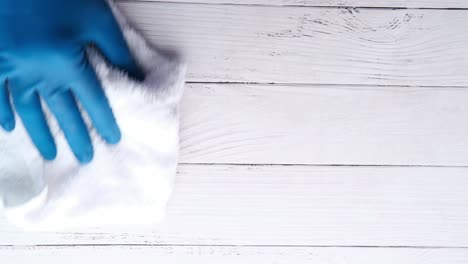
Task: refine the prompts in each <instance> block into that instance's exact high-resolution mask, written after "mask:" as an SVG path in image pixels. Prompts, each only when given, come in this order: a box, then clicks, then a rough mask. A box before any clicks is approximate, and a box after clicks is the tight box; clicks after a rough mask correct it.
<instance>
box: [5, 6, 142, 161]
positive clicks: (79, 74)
mask: <svg viewBox="0 0 468 264" xmlns="http://www.w3.org/2000/svg"><path fill="white" fill-rule="evenodd" d="M88 45H94V46H95V47H97V48H98V50H100V51H101V52H102V54H103V55H104V57H106V58H107V59H108V60H109V62H110V63H112V64H114V65H115V66H117V67H120V68H121V69H123V70H126V71H127V72H128V73H129V74H130V76H132V77H134V78H136V79H140V80H141V79H142V77H143V74H142V73H141V72H140V70H139V69H138V67H137V66H136V65H135V62H134V60H133V59H132V56H131V54H130V51H129V49H128V46H127V44H126V42H125V40H124V38H123V35H122V33H121V31H120V28H119V26H118V24H117V22H116V20H115V18H114V16H113V13H112V11H111V9H110V7H109V5H108V3H107V2H106V1H105V0H0V125H1V126H2V127H3V128H4V129H5V130H7V131H11V130H13V129H14V128H15V118H14V114H13V109H16V112H17V114H18V115H19V117H20V118H21V120H22V122H23V125H24V127H25V128H26V130H27V131H28V133H29V135H30V137H31V139H32V141H33V142H34V144H35V145H36V147H37V148H38V150H39V152H40V153H41V154H42V156H43V157H44V158H45V159H47V160H53V159H54V158H55V157H56V155H57V148H56V145H55V142H54V139H53V137H52V135H51V132H50V130H49V127H48V125H47V122H46V119H45V116H44V113H43V110H42V108H41V100H40V98H42V99H43V101H44V102H45V103H46V104H47V106H48V108H49V109H50V110H51V112H52V113H53V114H54V116H55V118H56V119H57V121H58V123H59V125H60V127H61V129H62V131H63V132H64V134H65V137H66V139H67V141H68V143H69V145H70V147H71V149H72V151H73V153H74V154H75V156H76V157H77V159H78V160H79V161H80V162H82V163H87V162H90V161H91V160H92V158H93V146H92V144H91V140H90V136H89V132H88V130H87V127H86V125H85V123H84V122H83V118H82V116H81V114H80V111H79V110H78V106H77V102H79V103H80V104H81V105H82V106H83V108H84V109H85V110H86V112H87V113H88V114H89V116H90V118H91V120H92V122H93V126H94V127H95V128H96V130H97V131H98V133H99V134H100V135H101V136H102V138H104V140H105V141H106V142H108V143H109V144H115V143H118V142H119V141H120V138H121V134H120V130H119V127H118V125H117V123H116V121H115V118H114V115H113V113H112V110H111V108H110V106H109V103H108V100H107V98H106V96H105V94H104V91H103V89H102V87H101V84H100V82H99V81H98V79H97V76H96V73H95V72H94V69H93V68H92V66H91V65H90V63H89V61H88V57H87V53H86V47H87V46H88ZM10 96H11V99H12V100H10ZM13 106H14V108H13Z"/></svg>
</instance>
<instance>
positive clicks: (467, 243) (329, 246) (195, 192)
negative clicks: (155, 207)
mask: <svg viewBox="0 0 468 264" xmlns="http://www.w3.org/2000/svg"><path fill="white" fill-rule="evenodd" d="M120 6H121V7H122V8H123V9H124V12H126V13H127V14H128V15H129V16H130V17H131V18H132V19H133V21H134V22H135V24H136V25H137V26H138V27H139V28H140V29H142V30H143V32H144V34H145V35H146V36H148V37H149V38H150V39H151V40H152V41H153V42H154V43H155V44H158V45H160V46H161V47H165V48H170V49H175V50H179V51H182V52H183V53H184V54H185V56H186V58H187V60H188V61H189V63H190V65H189V67H190V68H189V69H190V70H189V73H188V76H187V77H188V80H189V82H190V83H189V84H188V85H187V93H186V95H185V98H184V101H183V106H182V113H183V122H182V127H181V134H182V144H181V145H182V157H181V161H182V163H183V164H182V165H181V166H180V168H179V173H178V176H177V185H176V191H175V194H174V196H173V198H172V200H171V202H170V206H169V215H168V217H167V219H166V221H165V222H164V223H163V224H161V225H160V226H157V227H154V228H153V229H151V230H137V229H132V230H110V229H108V228H106V227H102V228H99V229H96V230H76V231H74V232H62V233H25V232H21V231H19V230H16V229H15V228H13V227H12V226H10V225H8V224H6V223H5V222H4V221H2V220H0V263H7V264H10V263H13V264H17V263H39V264H42V263H51V264H55V263H63V262H68V263H96V262H99V263H101V262H105V263H118V264H120V263H132V262H135V263H158V262H160V263H178V264H179V263H180V264H185V263H207V264H210V263H325V264H345V263H346V264H354V263H356V264H357V263H360V264H362V263H364V264H367V263H368V264H375V263H383V264H386V263H389V264H390V263H391V264H393V263H403V264H406V263H408V264H413V263H414V264H416V263H418V264H419V263H425V264H426V263H428V264H439V263H444V264H445V263H447V264H452V263H457V264H460V263H463V264H465V263H468V193H467V191H466V190H468V133H467V132H468V106H466V105H467V104H466V103H467V102H468V90H467V89H466V88H467V87H468V44H467V43H468V31H467V30H466V25H467V24H468V10H465V9H466V8H468V1H464V0H451V1H434V0H407V1H404V0H395V1H391V0H378V1H369V0H306V1H299V0H271V1H266V0H239V1H233V0H184V1H179V0H169V1H120ZM340 6H359V7H361V8H340ZM394 7H397V8H399V9H396V10H395V9H393V8H394ZM405 8H410V9H405ZM449 8H455V9H456V10H449Z"/></svg>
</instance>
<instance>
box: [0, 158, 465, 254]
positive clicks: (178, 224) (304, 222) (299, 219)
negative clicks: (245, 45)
mask: <svg viewBox="0 0 468 264" xmlns="http://www.w3.org/2000/svg"><path fill="white" fill-rule="evenodd" d="M467 175H468V168H387V167H326V166H324V167H315V166H199V165H183V166H181V167H180V169H179V174H178V177H177V182H176V191H175V194H174V196H173V199H172V200H171V202H170V206H169V214H168V217H167V219H166V221H165V222H164V223H162V224H161V225H160V226H159V227H156V228H154V229H152V230H134V229H132V230H123V229H119V230H109V229H107V228H106V227H102V228H100V229H97V230H79V231H76V232H73V233H66V232H59V233H37V234H31V233H23V232H19V231H15V229H13V228H11V227H9V226H8V225H7V224H5V223H2V224H1V225H0V237H1V239H0V243H1V244H2V245H53V244H93V245H95V244H149V245H154V244H165V245H265V246H272V245H276V246H283V245H289V246H292V245H294V246H313V245H320V246H324V245H327V246H336V245H340V246H369V245H371V246H425V247H439V246H443V247H467V246H468V193H467V191H466V190H467V189H468V177H466V176H467Z"/></svg>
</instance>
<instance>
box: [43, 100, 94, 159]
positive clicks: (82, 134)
mask: <svg viewBox="0 0 468 264" xmlns="http://www.w3.org/2000/svg"><path fill="white" fill-rule="evenodd" d="M44 100H45V101H46V103H47V105H48V107H49V109H50V110H51V111H52V113H53V114H54V116H55V118H56V119H57V122H58V124H59V125H60V128H61V129H62V131H63V133H64V135H65V138H66V139H67V142H68V145H69V146H70V148H71V149H72V151H73V154H75V157H76V158H77V159H78V161H80V162H81V163H89V162H90V161H91V160H92V159H93V155H94V153H93V152H94V151H93V146H92V143H91V138H90V137H89V134H88V129H87V128H86V125H85V123H84V121H83V117H82V116H81V113H80V111H79V109H78V106H77V104H76V101H75V98H74V97H73V95H72V93H71V92H70V91H64V92H62V93H59V94H54V95H53V96H50V97H44Z"/></svg>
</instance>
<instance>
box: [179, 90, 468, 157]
mask: <svg viewBox="0 0 468 264" xmlns="http://www.w3.org/2000/svg"><path fill="white" fill-rule="evenodd" d="M467 102H468V89H458V88H448V87H447V88H408V87H392V88H391V87H387V88H382V87H357V86H341V85H337V86H323V85H321V86H320V85H319V86H267V85H220V84H192V85H188V87H187V89H186V95H185V98H184V101H183V103H182V117H183V122H182V129H181V134H182V158H181V160H182V162H185V163H237V164H360V165H441V166H444V165H452V166H467V165H468V106H467Z"/></svg>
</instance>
